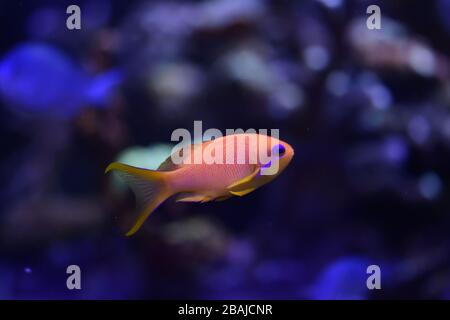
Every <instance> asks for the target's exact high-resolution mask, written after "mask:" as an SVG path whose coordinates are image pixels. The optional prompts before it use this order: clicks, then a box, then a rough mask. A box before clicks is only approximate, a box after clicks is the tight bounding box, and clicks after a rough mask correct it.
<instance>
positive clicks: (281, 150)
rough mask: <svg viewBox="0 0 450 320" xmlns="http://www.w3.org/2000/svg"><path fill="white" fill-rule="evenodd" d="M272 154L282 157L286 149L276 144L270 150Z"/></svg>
mask: <svg viewBox="0 0 450 320" xmlns="http://www.w3.org/2000/svg"><path fill="white" fill-rule="evenodd" d="M272 153H273V154H277V155H279V156H282V155H284V154H285V153H286V148H285V147H284V146H283V145H282V144H277V145H276V146H275V147H273V148H272Z"/></svg>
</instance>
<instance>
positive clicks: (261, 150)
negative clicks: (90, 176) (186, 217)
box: [105, 133, 294, 236]
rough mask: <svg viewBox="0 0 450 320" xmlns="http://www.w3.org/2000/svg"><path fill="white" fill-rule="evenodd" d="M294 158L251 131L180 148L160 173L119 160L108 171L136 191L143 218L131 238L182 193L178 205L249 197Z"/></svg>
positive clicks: (276, 142)
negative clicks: (148, 220) (167, 201)
mask: <svg viewBox="0 0 450 320" xmlns="http://www.w3.org/2000/svg"><path fill="white" fill-rule="evenodd" d="M293 156H294V150H293V149H292V147H291V146H290V145H289V144H288V143H286V142H284V141H281V140H279V139H276V138H274V137H270V136H265V135H259V134H256V133H254V134H252V133H245V134H234V135H228V136H225V137H220V138H217V139H214V140H211V141H206V142H203V143H199V144H194V145H190V146H188V147H186V148H182V149H179V150H176V151H174V153H173V154H172V155H171V156H169V157H168V158H167V159H166V160H165V161H164V162H163V163H161V165H160V166H159V168H158V169H157V170H149V169H143V168H136V167H132V166H129V165H126V164H122V163H118V162H114V163H111V164H110V165H109V166H108V167H107V168H106V170H105V173H107V172H109V171H111V170H115V171H116V172H117V173H118V174H119V175H120V177H121V178H122V179H124V180H125V182H126V183H127V184H128V185H129V186H130V188H131V189H132V190H133V192H134V193H135V196H136V200H137V204H138V209H139V216H138V219H137V221H136V223H135V224H134V226H133V227H132V228H131V229H130V231H128V233H127V234H126V235H127V236H130V235H132V234H134V233H135V232H136V231H138V230H139V228H140V227H141V226H142V224H143V223H144V221H145V220H146V219H147V217H148V216H149V215H150V214H151V213H152V212H153V211H154V210H155V209H156V208H157V207H158V206H159V205H160V204H161V203H162V202H163V201H165V200H166V199H167V198H169V197H170V196H172V195H175V194H179V195H178V198H177V201H182V202H208V201H212V200H215V201H221V200H226V199H228V198H230V197H233V196H244V195H246V194H248V193H250V192H252V191H254V190H255V189H257V188H259V187H261V186H263V185H265V184H266V183H268V182H270V181H272V180H273V179H275V178H276V177H277V176H278V175H279V174H280V173H281V172H282V171H283V170H284V169H285V168H286V167H287V166H288V164H289V162H290V161H291V159H292V157H293ZM174 160H176V161H174Z"/></svg>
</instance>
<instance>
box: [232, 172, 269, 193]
mask: <svg viewBox="0 0 450 320" xmlns="http://www.w3.org/2000/svg"><path fill="white" fill-rule="evenodd" d="M260 171H261V168H260V167H259V166H255V170H254V171H253V172H252V173H251V174H250V175H248V176H246V177H244V178H242V179H241V180H239V181H236V182H235V183H233V184H231V185H229V186H228V187H227V189H228V191H229V192H230V193H231V194H234V195H235V196H243V195H246V194H247V193H250V192H252V191H253V190H255V189H256V186H255V183H254V179H255V178H256V177H257V176H258V175H259V173H260Z"/></svg>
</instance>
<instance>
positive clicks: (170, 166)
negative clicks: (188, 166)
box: [158, 140, 214, 171]
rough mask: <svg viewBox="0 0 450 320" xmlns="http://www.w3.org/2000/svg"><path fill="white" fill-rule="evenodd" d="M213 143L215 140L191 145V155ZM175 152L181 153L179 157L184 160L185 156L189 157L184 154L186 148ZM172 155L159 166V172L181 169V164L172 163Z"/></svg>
mask: <svg viewBox="0 0 450 320" xmlns="http://www.w3.org/2000/svg"><path fill="white" fill-rule="evenodd" d="M213 141H214V140H211V141H205V142H202V143H196V144H191V146H190V147H191V155H192V154H193V153H194V152H195V149H196V148H198V147H200V146H203V148H205V147H206V146H207V145H209V144H210V143H212V142H213ZM203 150H204V149H203ZM175 152H179V157H180V158H184V157H185V156H187V155H185V154H184V148H180V149H178V150H176V151H175ZM172 154H173V153H172ZM172 154H171V155H170V156H168V157H167V159H166V160H164V161H163V162H162V163H161V164H160V165H159V167H158V170H159V171H173V170H177V169H179V168H180V167H181V165H180V164H175V163H173V161H172Z"/></svg>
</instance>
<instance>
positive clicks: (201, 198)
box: [176, 193, 212, 202]
mask: <svg viewBox="0 0 450 320" xmlns="http://www.w3.org/2000/svg"><path fill="white" fill-rule="evenodd" d="M211 200H212V198H211V197H210V196H207V195H204V194H198V193H182V194H180V195H179V196H178V197H177V200H176V201H177V202H208V201H211Z"/></svg>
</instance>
